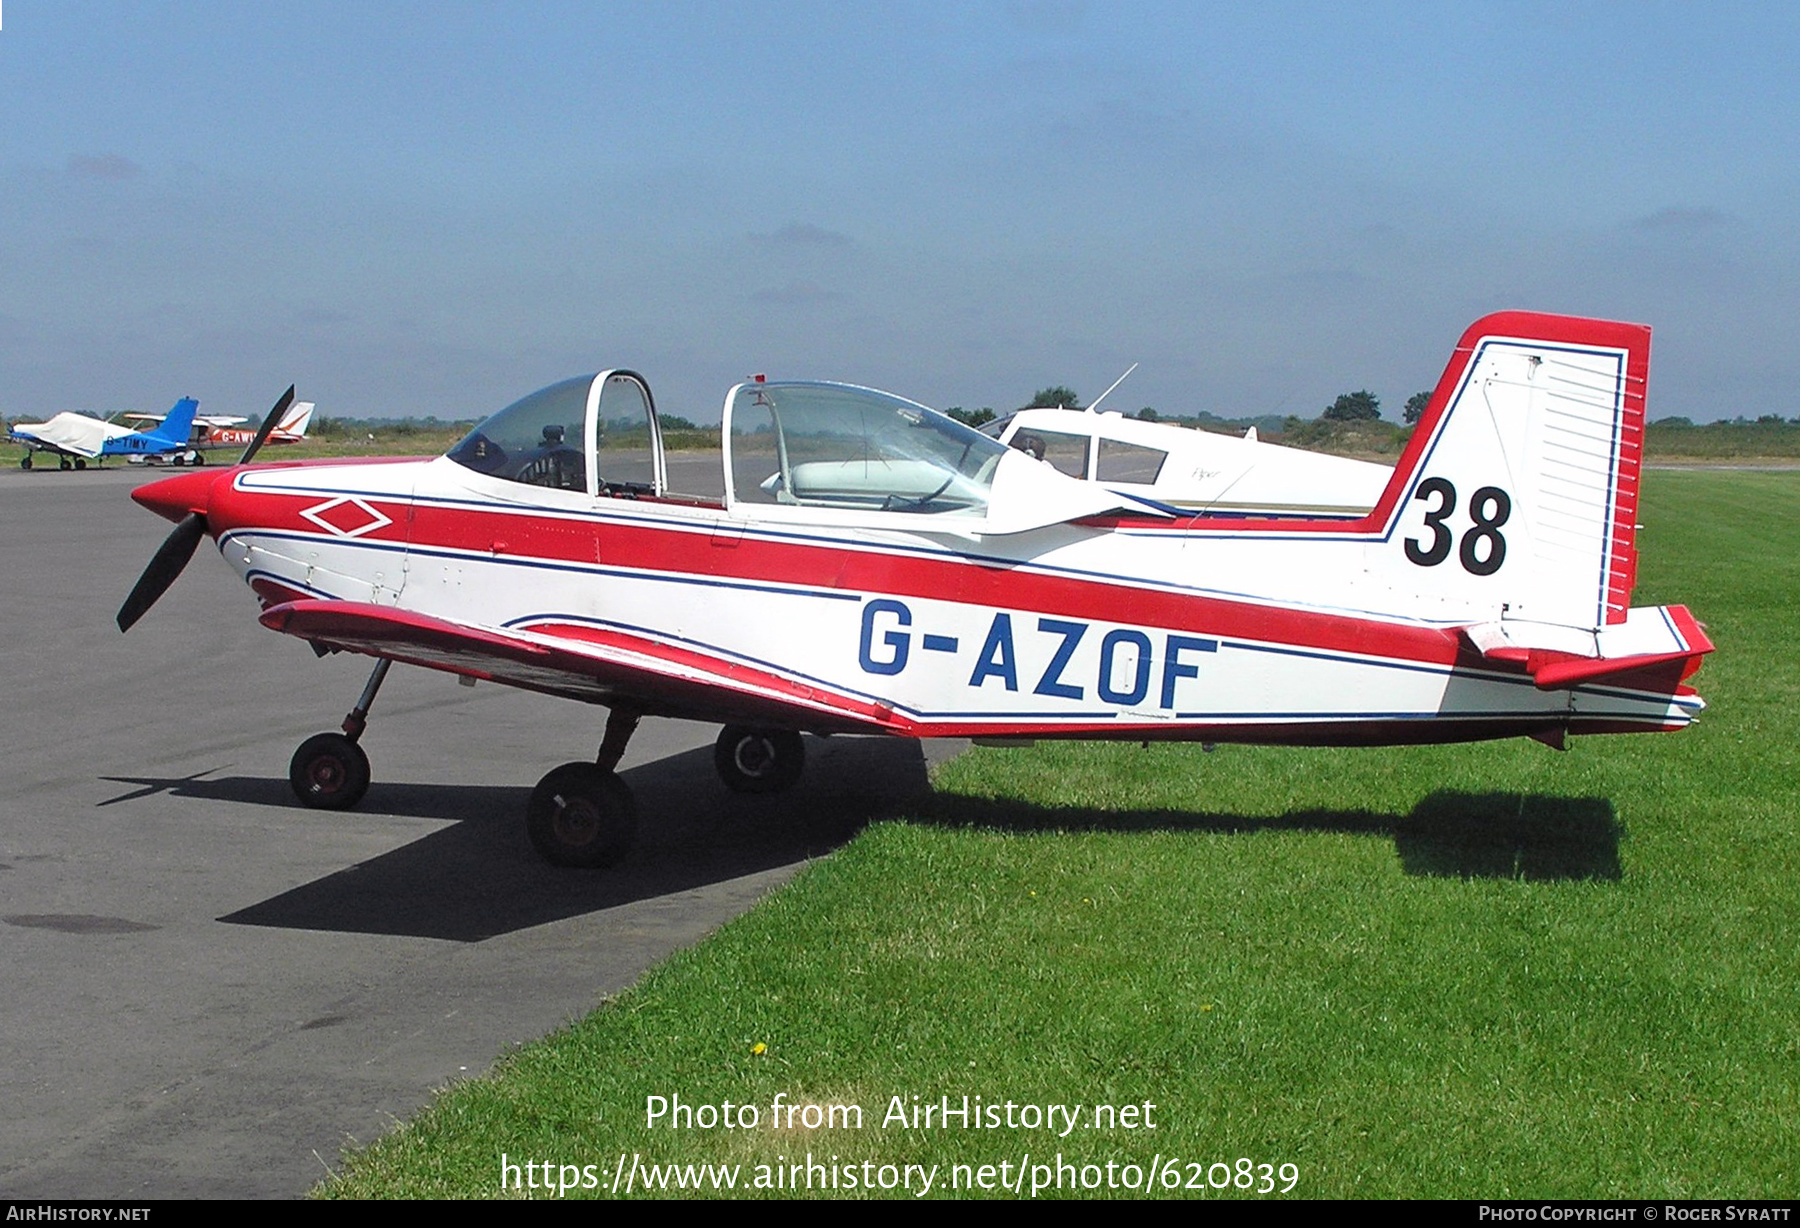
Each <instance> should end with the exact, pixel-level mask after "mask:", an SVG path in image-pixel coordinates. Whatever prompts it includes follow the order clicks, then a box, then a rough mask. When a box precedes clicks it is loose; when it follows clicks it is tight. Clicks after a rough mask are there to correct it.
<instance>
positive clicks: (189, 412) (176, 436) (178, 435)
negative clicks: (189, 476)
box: [147, 397, 200, 447]
mask: <svg viewBox="0 0 1800 1228" xmlns="http://www.w3.org/2000/svg"><path fill="white" fill-rule="evenodd" d="M199 409H200V402H198V401H196V400H195V399H194V398H193V397H182V398H181V400H179V401H177V402H175V408H173V409H171V410H170V411H169V413H168V416H167V417H165V418H164V419H163V420H162V421H161V422H159V423H157V425H156V428H155V429H154V430H152V431H149V432H147V433H148V434H149V435H150V436H151V437H153V438H154V439H155V440H156V441H157V442H158V443H163V444H167V445H169V446H170V447H185V446H186V445H187V442H188V436H189V435H190V434H192V433H193V429H194V415H195V414H196V413H197V412H199Z"/></svg>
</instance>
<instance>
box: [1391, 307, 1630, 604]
mask: <svg viewBox="0 0 1800 1228" xmlns="http://www.w3.org/2000/svg"><path fill="white" fill-rule="evenodd" d="M1649 369H1650V330H1649V328H1647V327H1645V326H1643V325H1638V324H1621V323H1614V322H1611V321H1605V320H1585V319H1579V318H1575V317H1570V316H1552V315H1539V314H1536V313H1532V312H1502V313H1500V314H1497V315H1491V316H1487V317H1486V318H1484V319H1482V320H1478V321H1477V322H1476V323H1475V324H1473V325H1471V326H1470V328H1469V329H1468V331H1467V332H1465V333H1464V334H1463V338H1462V341H1461V343H1460V344H1459V345H1458V346H1457V349H1456V353H1455V355H1454V356H1453V357H1452V358H1451V360H1450V364H1449V366H1448V367H1446V368H1445V370H1444V374H1443V377H1442V378H1441V379H1439V381H1438V384H1437V388H1436V390H1435V391H1433V393H1432V395H1431V402H1430V404H1429V405H1428V406H1427V408H1426V410H1425V412H1424V414H1423V415H1422V416H1421V418H1420V421H1419V425H1418V428H1417V429H1416V430H1415V431H1414V433H1413V437H1412V440H1411V442H1410V443H1409V444H1408V445H1407V449H1406V452H1405V454H1404V455H1403V456H1402V457H1401V460H1400V463H1399V464H1398V465H1397V466H1396V467H1395V471H1394V478H1393V480H1392V481H1390V483H1389V485H1388V489H1387V491H1386V493H1385V494H1384V495H1383V496H1382V501H1381V504H1380V506H1378V507H1377V508H1376V511H1375V513H1374V519H1376V521H1377V522H1378V523H1384V524H1385V526H1386V532H1385V535H1384V540H1385V541H1386V543H1387V546H1388V549H1387V550H1386V551H1384V556H1385V566H1384V568H1383V570H1385V571H1386V572H1387V574H1388V576H1389V578H1390V579H1391V580H1392V581H1393V582H1394V583H1395V585H1396V587H1398V588H1401V589H1416V590H1418V591H1420V592H1422V593H1430V594H1435V595H1438V596H1440V597H1442V598H1443V599H1445V600H1447V601H1449V602H1452V603H1454V604H1456V605H1459V606H1467V607H1470V608H1473V609H1478V610H1479V609H1487V610H1490V611H1492V615H1493V617H1495V618H1500V617H1504V618H1508V619H1517V620H1525V621H1530V622H1537V623H1548V624H1555V625H1558V626H1563V627H1576V628H1583V629H1586V630H1589V631H1599V630H1601V629H1602V628H1604V627H1606V626H1609V625H1615V624H1619V623H1623V622H1624V621H1625V619H1626V613H1627V609H1628V607H1629V605H1630V601H1631V589H1632V585H1633V583H1634V582H1635V581H1636V578H1637V512H1638V482H1639V476H1640V472H1641V469H1642V465H1643V438H1644V391H1645V382H1646V379H1647V378H1648V375H1649Z"/></svg>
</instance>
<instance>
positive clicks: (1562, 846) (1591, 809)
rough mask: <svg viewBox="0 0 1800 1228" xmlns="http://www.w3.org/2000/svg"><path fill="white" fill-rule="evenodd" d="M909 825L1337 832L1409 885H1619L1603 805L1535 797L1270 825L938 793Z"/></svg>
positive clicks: (1447, 798) (1309, 815)
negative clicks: (1442, 880)
mask: <svg viewBox="0 0 1800 1228" xmlns="http://www.w3.org/2000/svg"><path fill="white" fill-rule="evenodd" d="M910 813H911V815H912V817H913V818H915V819H916V820H917V821H920V822H927V823H936V824H940V825H942V826H946V827H986V828H993V829H997V830H1004V831H1121V832H1125V831H1176V832H1182V831H1186V832H1221V833H1228V834H1235V833H1249V832H1259V831H1322V832H1344V833H1349V834H1352V835H1370V836H1380V837H1387V838H1391V839H1392V840H1393V841H1394V848H1395V851H1396V852H1397V853H1398V854H1399V857H1400V864H1401V868H1402V870H1403V871H1404V872H1405V873H1407V874H1409V875H1414V876H1418V877H1452V878H1513V879H1527V880H1533V881H1554V880H1580V879H1602V880H1611V881H1617V880H1618V879H1619V878H1620V877H1622V873H1623V872H1622V870H1621V868H1620V864H1619V839H1620V836H1621V835H1622V828H1621V826H1620V824H1619V820H1618V816H1617V815H1616V814H1615V813H1614V811H1613V805H1612V803H1611V802H1610V801H1608V800H1607V799H1605V798H1601V797H1558V796H1554V795H1549V794H1537V793H1460V792H1456V791H1454V790H1440V791H1438V792H1436V793H1432V794H1429V795H1428V796H1426V797H1425V798H1424V799H1422V800H1421V801H1420V802H1419V804H1418V805H1417V806H1414V807H1413V809H1412V811H1411V813H1409V814H1403V815H1401V814H1381V813H1379V812H1377V811H1373V810H1294V811H1289V812H1288V813H1287V814H1283V815H1276V816H1273V817H1262V818H1256V817H1251V816H1246V815H1232V814H1201V813H1195V812H1184V811H1175V810H1129V811H1098V810H1088V809H1082V808H1077V807H1046V806H1036V805H1032V804H1029V803H1025V802H1016V801H1010V800H1007V799H1004V798H976V797H965V796H960V795H957V794H947V793H939V794H934V795H932V796H930V797H928V798H925V799H923V800H921V801H920V802H919V803H918V804H917V805H916V806H915V807H914V808H913V809H912V810H911V811H910Z"/></svg>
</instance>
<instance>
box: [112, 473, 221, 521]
mask: <svg viewBox="0 0 1800 1228" xmlns="http://www.w3.org/2000/svg"><path fill="white" fill-rule="evenodd" d="M224 476H225V474H224V473H223V472H215V473H183V474H179V475H177V476H175V477H172V478H164V479H162V480H161V481H160V482H149V483H146V484H145V485H143V486H140V487H138V488H137V489H136V490H134V491H132V492H131V497H132V498H133V499H135V500H137V501H138V502H139V503H141V504H142V505H143V506H145V507H147V508H149V509H150V510H151V511H153V512H155V513H156V514H157V515H158V516H161V517H162V518H163V519H164V520H177V521H178V520H182V519H185V518H186V517H187V516H188V515H189V514H190V513H194V514H198V515H201V516H204V515H206V509H207V505H208V504H209V503H211V502H212V488H213V483H214V482H215V481H217V480H218V479H219V478H222V477H224Z"/></svg>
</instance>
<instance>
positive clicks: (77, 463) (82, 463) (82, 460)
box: [75, 456, 87, 469]
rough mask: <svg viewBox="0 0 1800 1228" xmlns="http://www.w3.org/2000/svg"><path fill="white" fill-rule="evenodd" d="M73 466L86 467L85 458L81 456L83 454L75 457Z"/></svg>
mask: <svg viewBox="0 0 1800 1228" xmlns="http://www.w3.org/2000/svg"><path fill="white" fill-rule="evenodd" d="M75 467H76V468H77V469H86V468H87V458H86V457H83V456H77V457H76V458H75Z"/></svg>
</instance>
